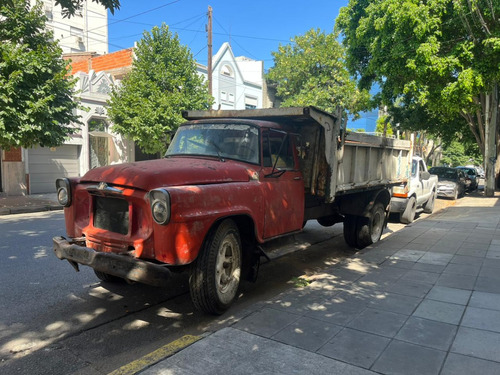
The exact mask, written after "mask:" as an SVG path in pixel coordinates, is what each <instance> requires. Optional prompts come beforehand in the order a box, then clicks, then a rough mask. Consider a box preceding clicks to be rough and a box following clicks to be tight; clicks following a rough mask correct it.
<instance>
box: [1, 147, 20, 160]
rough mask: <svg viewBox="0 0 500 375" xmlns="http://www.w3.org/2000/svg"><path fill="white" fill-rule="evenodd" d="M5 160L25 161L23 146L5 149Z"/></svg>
mask: <svg viewBox="0 0 500 375" xmlns="http://www.w3.org/2000/svg"><path fill="white" fill-rule="evenodd" d="M3 153H4V155H3V161H23V156H22V151H21V147H18V148H11V149H10V150H8V151H7V150H4V152H3Z"/></svg>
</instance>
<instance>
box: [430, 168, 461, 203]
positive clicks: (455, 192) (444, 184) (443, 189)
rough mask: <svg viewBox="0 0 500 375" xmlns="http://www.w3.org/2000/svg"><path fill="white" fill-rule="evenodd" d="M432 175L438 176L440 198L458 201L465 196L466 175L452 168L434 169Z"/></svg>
mask: <svg viewBox="0 0 500 375" xmlns="http://www.w3.org/2000/svg"><path fill="white" fill-rule="evenodd" d="M429 172H430V173H431V174H435V175H437V176H438V186H437V195H438V197H445V198H453V199H457V198H458V197H461V196H463V195H464V194H465V173H464V172H463V171H462V170H460V169H456V168H451V167H432V168H431V169H429Z"/></svg>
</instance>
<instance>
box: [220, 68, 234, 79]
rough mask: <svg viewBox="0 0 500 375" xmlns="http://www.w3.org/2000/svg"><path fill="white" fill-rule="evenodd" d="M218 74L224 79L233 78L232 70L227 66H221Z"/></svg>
mask: <svg viewBox="0 0 500 375" xmlns="http://www.w3.org/2000/svg"><path fill="white" fill-rule="evenodd" d="M220 74H221V75H223V76H225V77H231V78H233V77H234V71H233V68H231V67H230V66H229V65H223V66H222V68H221V69H220Z"/></svg>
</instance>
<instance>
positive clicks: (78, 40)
mask: <svg viewBox="0 0 500 375" xmlns="http://www.w3.org/2000/svg"><path fill="white" fill-rule="evenodd" d="M74 38H75V44H81V43H83V36H81V35H75V37H74Z"/></svg>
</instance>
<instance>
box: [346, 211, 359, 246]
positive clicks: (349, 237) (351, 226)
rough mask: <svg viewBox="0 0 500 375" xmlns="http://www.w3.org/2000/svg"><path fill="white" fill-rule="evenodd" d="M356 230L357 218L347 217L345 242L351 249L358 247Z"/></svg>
mask: <svg viewBox="0 0 500 375" xmlns="http://www.w3.org/2000/svg"><path fill="white" fill-rule="evenodd" d="M356 228H357V220H356V216H352V215H346V216H345V219H344V240H345V242H346V244H347V245H349V246H350V247H357V246H358V243H357V241H356Z"/></svg>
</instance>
